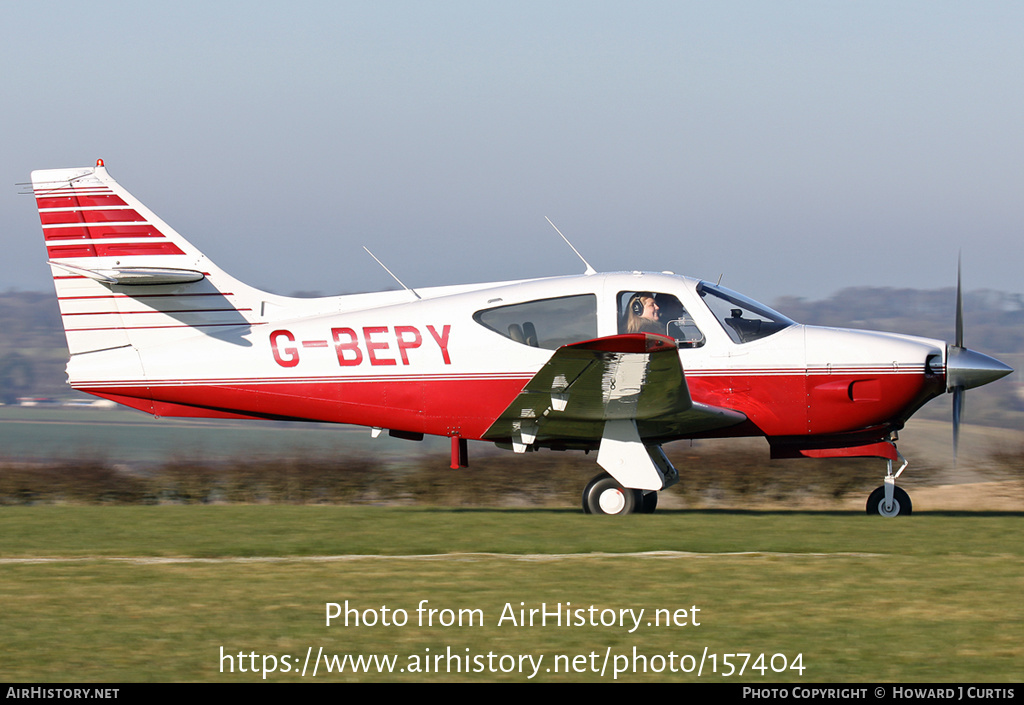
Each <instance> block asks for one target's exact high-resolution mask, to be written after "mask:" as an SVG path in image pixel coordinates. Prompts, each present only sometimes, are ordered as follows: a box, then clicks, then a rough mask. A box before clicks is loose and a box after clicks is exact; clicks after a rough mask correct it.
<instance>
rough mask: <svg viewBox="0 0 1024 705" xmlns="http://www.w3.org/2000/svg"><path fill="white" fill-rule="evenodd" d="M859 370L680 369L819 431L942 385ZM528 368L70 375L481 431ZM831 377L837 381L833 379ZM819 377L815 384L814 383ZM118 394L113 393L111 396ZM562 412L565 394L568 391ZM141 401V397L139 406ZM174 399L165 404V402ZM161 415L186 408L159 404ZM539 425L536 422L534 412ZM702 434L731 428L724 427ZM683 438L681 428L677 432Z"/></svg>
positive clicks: (264, 410) (703, 396) (259, 407)
mask: <svg viewBox="0 0 1024 705" xmlns="http://www.w3.org/2000/svg"><path fill="white" fill-rule="evenodd" d="M865 378H866V376H865V375H848V376H838V375H820V376H818V375H810V376H808V375H802V374H789V375H779V374H774V373H767V374H763V375H762V374H743V375H734V376H732V377H724V376H721V375H717V374H716V375H709V376H701V375H700V374H699V373H694V374H692V375H688V376H687V383H688V384H689V387H690V394H691V397H692V398H693V400H694V401H695V402H699V403H704V404H711V405H714V406H720V407H724V408H728V409H734V410H736V411H739V412H742V413H743V414H745V415H746V416H747V417H748V419H749V422H748V424H744V426H745V427H747V426H752V427H753V428H756V431H754V430H753V428H749V427H748V428H747V430H746V431H744V432H743V433H744V435H746V434H748V433H749V434H750V435H754V434H755V433H757V434H760V435H765V436H817V435H828V434H842V433H850V432H855V431H859V430H863V429H869V428H878V427H886V426H895V427H898V426H900V425H902V422H903V421H904V420H905V419H906V418H907V417H909V415H910V413H912V412H913V411H914V410H916V409H917V408H918V407H919V406H920V405H921V404H922V403H924V401H926V400H927V399H929V398H931V397H933V396H937V395H938V394H941V393H942V391H943V383H942V380H941V378H937V377H934V376H933V377H926V376H925V375H923V374H914V373H898V374H897V373H890V374H883V375H873V376H871V379H872V380H873V381H874V380H877V384H878V385H879V390H880V392H881V393H880V398H879V399H878V400H855V399H853V398H851V397H850V396H849V394H846V395H844V394H841V393H839V392H838V391H837V388H838V386H841V384H842V383H844V382H845V383H846V384H847V385H849V384H851V383H856V382H860V381H864V380H865ZM527 381H529V375H524V376H512V375H504V376H498V375H463V376H460V377H454V378H453V377H452V376H449V377H447V378H442V377H441V376H430V375H424V376H415V377H414V376H399V375H394V376H389V375H377V376H373V377H356V378H353V377H324V378H307V379H288V378H275V379H244V380H242V379H240V380H208V381H205V380H167V381H148V382H147V381H144V380H138V381H135V382H129V381H124V382H121V383H118V382H111V383H100V384H96V383H91V384H75V385H74V386H75V388H76V389H80V390H81V391H86V392H89V393H92V394H97V395H99V396H104V397H107V398H114V397H115V396H118V397H130V398H136V399H142V400H145V402H146V403H147V404H148V403H149V401H150V399H152V400H153V401H154V403H159V402H167V403H168V404H170V405H172V406H173V407H174V408H177V407H180V408H190V407H196V408H198V409H202V410H203V413H204V415H207V414H209V413H211V412H212V411H222V412H223V413H225V414H233V415H239V414H241V415H250V416H256V417H262V418H294V419H306V420H311V421H327V422H335V423H346V424H357V425H363V426H380V427H383V428H391V429H400V430H404V431H412V432H421V433H427V434H434V435H440V436H447V435H459V436H461V437H463V438H470V439H479V438H481V436H482V434H483V433H484V432H486V430H487V429H488V428H489V427H490V425H491V423H492V422H493V421H494V419H496V418H497V417H498V416H500V414H501V413H502V412H503V411H504V410H505V409H506V408H507V407H508V405H509V404H510V403H511V402H512V400H513V399H514V398H515V397H516V395H518V394H519V392H520V391H521V390H522V388H523V386H524V385H525V384H526V382H527ZM837 383H839V385H837ZM823 385H827V386H825V389H824V391H822V389H821V388H822V386H823ZM117 400H118V401H120V399H117ZM569 406H570V413H571V406H572V400H571V395H570V401H569ZM139 408H142V407H139ZM170 408H172V407H168V409H170ZM162 413H164V414H166V415H187V414H179V413H178V412H171V411H167V410H165V411H164V412H162ZM542 425H543V422H542ZM705 435H731V434H730V433H729V432H726V433H724V434H722V433H711V434H705ZM680 437H681V438H685V437H687V436H685V435H683V436H680Z"/></svg>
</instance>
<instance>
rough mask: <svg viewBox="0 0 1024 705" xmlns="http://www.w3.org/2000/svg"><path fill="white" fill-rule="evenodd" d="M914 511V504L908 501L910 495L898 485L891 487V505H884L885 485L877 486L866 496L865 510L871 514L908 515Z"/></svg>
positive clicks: (885, 515) (887, 515)
mask: <svg viewBox="0 0 1024 705" xmlns="http://www.w3.org/2000/svg"><path fill="white" fill-rule="evenodd" d="M913 511H914V505H913V504H911V502H910V495H908V494H907V493H906V492H904V491H903V490H902V489H901V488H899V487H893V488H892V507H890V508H888V509H886V506H885V486H884V485H883V486H882V487H878V488H876V489H875V491H874V492H872V493H871V496H869V497H868V505H867V512H868V514H870V515H871V516H883V517H895V516H910V515H911V514H912V513H913Z"/></svg>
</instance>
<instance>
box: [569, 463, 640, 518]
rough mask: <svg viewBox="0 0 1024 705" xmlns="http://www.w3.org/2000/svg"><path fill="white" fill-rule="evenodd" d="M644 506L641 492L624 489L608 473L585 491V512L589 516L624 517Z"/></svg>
mask: <svg viewBox="0 0 1024 705" xmlns="http://www.w3.org/2000/svg"><path fill="white" fill-rule="evenodd" d="M642 504H643V497H642V496H641V492H640V490H631V489H627V488H625V487H623V486H622V485H620V484H619V483H618V481H616V479H615V478H614V477H612V476H611V475H609V474H608V473H601V474H600V475H598V476H597V477H595V478H594V479H593V480H591V481H590V482H589V483H588V484H587V487H586V489H584V490H583V511H584V512H586V513H587V514H611V515H614V516H623V515H625V514H632V513H633V512H635V511H637V510H638V508H639V507H640V506H641V505H642Z"/></svg>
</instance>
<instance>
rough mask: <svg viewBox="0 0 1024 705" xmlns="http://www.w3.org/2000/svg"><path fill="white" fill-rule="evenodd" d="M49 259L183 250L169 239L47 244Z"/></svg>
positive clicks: (172, 253) (173, 253)
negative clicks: (86, 243)
mask: <svg viewBox="0 0 1024 705" xmlns="http://www.w3.org/2000/svg"><path fill="white" fill-rule="evenodd" d="M46 251H47V253H48V254H49V255H50V259H65V258H69V257H131V256H133V255H183V254H185V253H184V252H182V251H181V249H180V248H179V247H178V246H177V245H175V244H174V243H173V242H171V241H169V240H163V241H160V242H117V243H101V242H98V243H96V244H95V245H85V244H83V245H48V246H47V247H46Z"/></svg>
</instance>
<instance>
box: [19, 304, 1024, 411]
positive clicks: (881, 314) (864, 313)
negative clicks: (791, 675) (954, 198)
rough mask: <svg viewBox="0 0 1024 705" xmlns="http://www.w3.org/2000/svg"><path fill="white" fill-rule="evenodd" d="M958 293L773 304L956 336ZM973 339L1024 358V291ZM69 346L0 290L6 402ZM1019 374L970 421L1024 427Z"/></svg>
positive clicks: (986, 394)
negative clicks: (1019, 392) (1018, 380)
mask: <svg viewBox="0 0 1024 705" xmlns="http://www.w3.org/2000/svg"><path fill="white" fill-rule="evenodd" d="M955 300H956V293H955V291H954V290H953V289H951V288H950V289H937V290H916V289H893V288H876V287H858V288H852V289H843V290H842V291H839V292H837V293H836V294H834V295H833V296H831V297H829V298H827V299H824V300H820V301H809V300H807V299H802V298H797V297H790V296H787V297H783V298H781V299H778V300H777V301H775V302H773V304H772V305H773V306H774V307H775V308H777V309H778V310H779V311H781V312H782V313H784V314H786V315H787V316H789V317H790V318H793V319H794V320H796V321H799V322H801V323H809V324H812V325H824V326H838V327H844V328H863V329H868V330H883V331H893V332H899V333H908V334H911V335H922V336H926V337H930V338H939V339H942V340H947V341H949V340H952V338H953V328H954V308H955ZM964 319H965V325H964V328H965V337H966V344H967V345H968V346H969V347H971V348H974V349H976V350H979V351H981V352H985V353H989V354H992V355H995V356H997V357H999V358H1000V359H1002V360H1003V361H1004V362H1006V363H1007V364H1009V365H1012V366H1014V367H1017V368H1018V369H1019V366H1020V365H1024V296H1022V295H1021V294H1007V293H1003V292H999V291H990V290H981V291H973V292H970V293H968V294H966V295H965V297H964ZM66 363H67V347H66V344H65V341H64V333H63V330H62V329H61V325H60V313H59V311H58V309H57V301H56V298H55V297H54V295H53V294H52V293H50V292H47V293H37V292H19V291H8V292H6V293H2V294H0V401H4V402H5V403H11V402H13V401H14V400H15V399H16V398H17V397H20V396H45V397H53V396H56V397H66V396H69V395H72V394H73V392H71V390H70V388H69V387H68V386H67V385H66V383H65V379H66V377H65V373H64V366H65V365H66ZM1017 376H1018V375H1016V374H1015V375H1013V376H1011V377H1009V378H1008V379H1007V380H1006V381H1005V382H1002V383H996V384H993V385H990V386H988V387H985V388H982V389H979V390H973V391H972V392H971V393H970V395H969V399H968V407H967V417H966V418H967V420H968V421H969V422H972V423H986V424H989V425H996V426H1005V427H1011V428H1024V403H1022V401H1021V398H1020V397H1019V396H1018V393H1017V390H1018V388H1019V387H1020V385H1018V384H1017V382H1016V380H1017ZM943 404H946V406H948V400H947V401H943V400H936V401H935V402H933V403H932V404H929V406H928V407H926V409H925V410H924V412H923V413H924V415H925V416H930V417H932V418H941V417H945V416H947V415H948V411H947V409H946V408H945V407H944V406H943Z"/></svg>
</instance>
